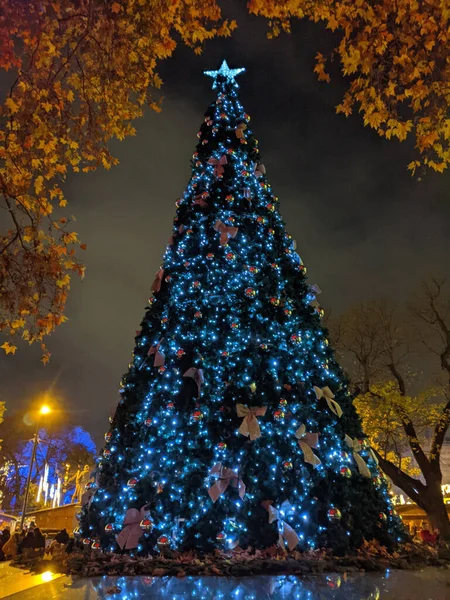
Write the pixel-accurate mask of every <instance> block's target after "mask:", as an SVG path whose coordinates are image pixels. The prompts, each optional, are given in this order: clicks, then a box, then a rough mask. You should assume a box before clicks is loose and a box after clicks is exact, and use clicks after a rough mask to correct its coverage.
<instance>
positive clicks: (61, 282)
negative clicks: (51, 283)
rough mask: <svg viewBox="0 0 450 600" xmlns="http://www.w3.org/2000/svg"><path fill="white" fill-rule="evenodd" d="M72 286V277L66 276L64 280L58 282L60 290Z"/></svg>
mask: <svg viewBox="0 0 450 600" xmlns="http://www.w3.org/2000/svg"><path fill="white" fill-rule="evenodd" d="M69 284H70V275H64V277H63V278H62V279H57V280H56V285H57V286H58V287H60V288H62V287H65V286H67V285H69Z"/></svg>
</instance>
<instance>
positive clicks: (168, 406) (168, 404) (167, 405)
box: [166, 402, 175, 410]
mask: <svg viewBox="0 0 450 600" xmlns="http://www.w3.org/2000/svg"><path fill="white" fill-rule="evenodd" d="M166 408H167V410H173V409H174V408H175V404H174V403H173V402H168V403H167V404H166Z"/></svg>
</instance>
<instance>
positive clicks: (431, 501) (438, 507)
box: [417, 483, 450, 540]
mask: <svg viewBox="0 0 450 600" xmlns="http://www.w3.org/2000/svg"><path fill="white" fill-rule="evenodd" d="M420 496H421V498H420V500H418V501H417V505H418V506H420V508H422V509H423V510H424V511H425V512H426V513H427V517H428V519H429V521H430V524H431V527H432V528H433V529H439V532H440V536H441V538H442V539H445V540H450V521H449V519H448V514H447V507H446V506H445V503H444V498H443V497H442V491H441V486H440V485H439V484H438V483H436V484H432V485H430V486H427V488H426V490H425V491H424V492H422V493H421V494H420Z"/></svg>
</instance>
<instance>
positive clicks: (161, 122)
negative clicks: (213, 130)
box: [0, 2, 450, 443]
mask: <svg viewBox="0 0 450 600" xmlns="http://www.w3.org/2000/svg"><path fill="white" fill-rule="evenodd" d="M225 6H226V7H228V8H233V4H231V3H230V2H227V3H226V4H225ZM228 16H232V17H234V18H237V19H238V23H239V25H240V27H239V29H238V30H237V32H235V33H234V35H233V37H232V38H231V39H228V40H215V41H213V42H209V43H208V44H207V46H206V49H205V52H204V53H203V55H202V56H200V57H198V56H195V55H194V54H193V53H192V52H191V51H190V50H188V49H186V48H184V47H182V46H179V48H178V49H177V51H176V52H175V55H174V57H173V58H172V59H170V60H168V61H166V62H165V63H161V68H160V74H161V76H162V78H163V80H164V86H163V89H162V93H163V95H164V104H163V107H164V108H163V112H162V113H161V114H155V113H152V112H150V111H149V112H148V113H147V114H146V116H145V118H144V119H141V120H139V121H137V122H136V128H137V135H136V137H134V138H129V139H127V140H125V141H124V142H122V143H120V144H119V143H117V144H114V145H113V151H114V153H115V155H116V156H117V157H118V158H119V159H120V165H119V166H118V167H116V168H114V169H113V170H111V171H109V172H108V171H104V170H99V171H98V172H96V173H91V174H89V175H78V176H72V177H71V178H70V179H69V181H68V183H67V185H66V193H67V197H68V199H69V208H70V210H71V211H72V212H73V214H74V215H75V216H76V218H77V222H76V224H75V227H74V229H75V230H76V231H77V232H78V233H79V236H80V238H81V239H82V241H83V242H85V243H87V245H88V250H87V252H86V253H85V260H86V264H87V274H86V279H85V280H84V281H83V282H79V281H76V282H75V283H74V285H73V286H72V292H71V296H70V300H69V304H68V307H67V316H68V317H69V321H68V322H67V323H66V324H65V325H63V326H62V327H60V328H59V330H58V331H57V333H55V334H54V335H53V336H52V337H51V338H50V339H48V345H49V348H50V350H51V352H52V359H51V362H50V364H49V365H48V366H47V367H43V366H42V365H41V363H40V362H39V357H40V354H39V348H38V347H36V348H28V347H25V346H22V345H21V346H20V349H19V350H20V351H19V352H18V353H17V354H16V356H14V357H13V356H8V357H5V358H2V361H1V364H0V378H1V379H0V380H1V387H0V390H1V397H2V399H3V400H6V402H7V407H8V409H9V410H13V408H14V407H17V408H24V407H25V406H27V404H28V403H29V402H30V400H31V399H32V398H33V396H34V395H35V394H36V393H37V392H39V391H43V390H45V389H46V387H47V386H49V385H53V386H54V389H55V393H56V394H57V396H58V397H59V398H60V401H61V403H62V408H63V410H64V413H65V414H66V415H67V418H68V419H69V420H70V421H71V422H73V423H78V424H81V425H83V426H85V427H86V428H87V429H88V430H89V431H91V432H92V433H93V434H94V436H95V439H96V441H97V442H99V443H100V442H101V438H102V435H103V433H104V432H105V431H107V429H108V421H107V418H108V414H109V413H110V412H111V411H112V410H113V408H114V407H115V405H116V402H117V399H118V394H117V390H118V384H119V380H120V378H121V376H122V374H123V373H125V372H126V370H127V365H128V362H129V360H130V356H131V352H132V350H133V345H134V335H135V330H136V329H139V324H140V322H141V319H142V317H143V315H144V309H145V307H146V306H147V299H148V297H149V295H150V286H151V283H152V281H153V278H154V274H155V272H156V271H157V269H158V267H159V265H160V262H161V256H162V254H163V252H164V249H165V246H166V242H167V238H168V236H169V234H170V232H171V223H172V219H173V217H174V214H175V201H176V199H177V198H178V197H179V196H180V195H181V194H182V193H183V190H184V188H185V186H186V184H187V181H188V179H189V176H190V166H189V161H190V158H191V155H192V153H193V152H194V148H195V145H196V143H197V137H196V133H197V131H198V128H199V125H200V124H201V122H202V120H203V113H204V111H205V110H206V108H207V106H208V104H209V103H210V102H211V100H212V99H213V98H214V92H213V91H212V90H211V79H210V78H208V77H205V76H203V74H202V73H203V71H204V70H207V69H217V68H218V67H219V66H220V63H221V62H222V60H223V59H224V58H226V60H227V61H228V63H229V65H230V67H232V68H234V67H241V66H245V67H246V68H247V72H246V73H244V74H242V75H240V76H239V78H238V82H239V84H240V90H239V93H240V99H241V102H242V104H243V106H244V107H245V109H246V111H247V112H248V113H249V114H250V115H251V117H252V129H253V131H254V133H255V135H256V137H257V138H258V139H259V143H260V148H261V152H262V157H263V162H264V164H265V166H266V169H267V175H268V178H269V180H270V182H271V185H272V188H273V190H274V192H275V193H276V194H277V195H278V196H279V198H280V202H281V212H282V215H283V218H284V220H285V222H286V223H287V228H288V231H289V232H290V233H291V234H292V235H293V237H294V238H295V239H296V240H297V249H298V252H299V254H300V255H301V257H302V258H303V260H304V262H305V264H306V266H307V267H308V275H309V278H310V282H311V283H318V284H319V285H320V287H321V288H322V290H323V294H322V296H321V299H320V300H321V303H322V304H323V305H324V306H325V308H326V309H328V310H331V311H332V313H333V314H338V313H339V312H341V311H342V310H344V309H346V308H347V307H349V306H350V305H351V304H352V303H354V302H357V301H359V300H363V299H371V298H387V299H389V300H390V301H392V302H398V303H400V304H402V303H406V302H407V301H408V300H409V299H410V298H411V296H412V295H413V294H414V292H415V290H416V289H417V286H418V284H419V283H420V281H421V280H422V279H424V278H425V277H427V276H429V275H433V274H434V275H446V274H448V271H449V268H448V257H449V256H450V236H449V233H448V232H449V226H450V201H449V200H450V198H449V189H450V186H449V184H450V173H447V174H445V175H436V174H433V173H430V174H429V175H427V176H426V177H425V178H424V179H423V180H422V181H420V182H418V181H417V180H414V179H412V178H411V177H410V175H409V174H408V173H407V171H406V165H407V164H408V163H409V162H410V161H411V160H412V159H413V157H414V151H413V144H412V143H405V142H404V143H402V144H400V143H398V142H396V141H391V142H388V141H385V140H383V139H381V138H379V137H378V136H377V135H376V133H375V132H374V131H373V130H370V129H368V128H364V127H363V125H362V120H361V118H360V117H359V116H358V115H356V116H353V117H351V118H349V119H346V118H345V117H344V116H342V115H336V114H335V111H334V107H335V105H336V104H338V102H339V101H340V98H341V97H342V93H343V90H344V89H345V82H344V81H343V80H342V79H341V78H340V77H339V75H338V72H337V75H338V76H337V78H335V80H334V81H332V83H331V84H328V85H327V84H324V83H319V82H318V81H317V79H316V76H315V74H314V73H313V68H314V55H315V54H316V52H317V51H319V50H322V51H323V50H324V49H326V48H328V47H330V44H332V42H333V37H332V34H330V33H329V32H324V30H323V28H322V27H321V26H320V25H314V26H313V25H310V24H307V23H300V22H298V23H296V24H295V26H294V27H293V33H292V35H290V36H282V37H281V38H279V39H277V40H267V39H266V31H267V25H266V22H265V21H264V20H263V19H259V18H256V17H251V16H249V15H246V13H245V11H244V9H240V10H236V9H235V8H234V10H232V11H231V13H230V12H229V15H228Z"/></svg>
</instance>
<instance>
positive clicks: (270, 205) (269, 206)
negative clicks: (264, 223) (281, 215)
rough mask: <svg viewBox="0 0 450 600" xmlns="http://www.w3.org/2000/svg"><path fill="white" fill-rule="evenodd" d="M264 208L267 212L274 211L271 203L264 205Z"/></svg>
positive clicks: (273, 205)
mask: <svg viewBox="0 0 450 600" xmlns="http://www.w3.org/2000/svg"><path fill="white" fill-rule="evenodd" d="M266 208H267V210H268V211H270V212H273V211H274V210H275V204H272V203H269V204H266Z"/></svg>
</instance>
